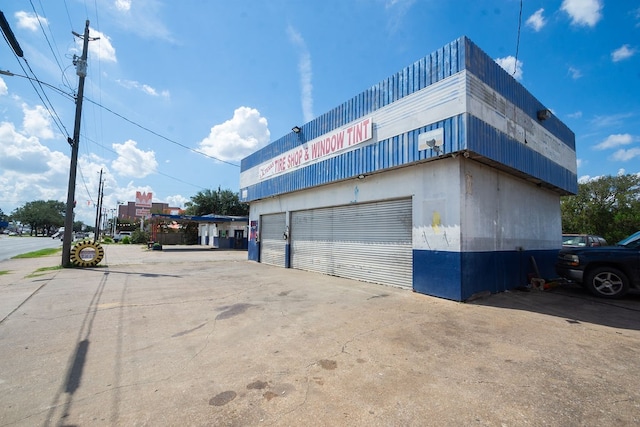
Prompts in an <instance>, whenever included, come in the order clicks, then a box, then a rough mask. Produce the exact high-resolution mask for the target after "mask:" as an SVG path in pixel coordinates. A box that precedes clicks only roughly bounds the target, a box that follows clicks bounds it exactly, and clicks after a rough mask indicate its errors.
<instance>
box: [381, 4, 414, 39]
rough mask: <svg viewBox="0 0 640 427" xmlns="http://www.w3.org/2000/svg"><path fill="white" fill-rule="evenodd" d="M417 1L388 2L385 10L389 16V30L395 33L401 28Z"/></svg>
mask: <svg viewBox="0 0 640 427" xmlns="http://www.w3.org/2000/svg"><path fill="white" fill-rule="evenodd" d="M414 3H415V0H386V1H385V5H384V8H385V10H386V14H387V16H388V22H387V28H388V30H389V32H391V33H395V32H396V31H398V29H400V28H401V26H402V22H403V20H404V17H405V16H406V14H407V13H408V12H409V9H411V6H413V4H414Z"/></svg>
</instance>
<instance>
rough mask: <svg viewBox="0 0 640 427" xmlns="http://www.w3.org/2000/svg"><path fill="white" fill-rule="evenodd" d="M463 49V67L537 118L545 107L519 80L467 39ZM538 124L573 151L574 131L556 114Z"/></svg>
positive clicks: (533, 117) (530, 115)
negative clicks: (464, 64) (464, 53)
mask: <svg viewBox="0 0 640 427" xmlns="http://www.w3.org/2000/svg"><path fill="white" fill-rule="evenodd" d="M466 52H467V54H466V69H467V70H469V72H471V73H473V74H475V75H476V76H478V77H479V78H480V79H481V80H482V81H483V82H485V83H486V84H487V85H489V86H490V87H491V88H493V89H495V90H496V91H497V92H498V93H500V94H501V95H502V96H504V97H505V98H507V100H509V101H510V102H512V103H513V104H515V106H516V107H518V108H520V109H521V110H523V111H524V112H525V113H526V114H527V115H529V117H531V118H532V119H534V120H536V118H537V112H538V110H541V109H545V108H546V107H545V106H544V105H543V104H542V103H541V102H540V101H538V99H537V98H536V97H534V96H533V95H532V94H531V93H530V92H529V91H528V90H527V89H526V88H525V87H524V86H522V84H521V83H520V82H518V81H517V80H516V79H515V78H514V77H513V76H512V75H511V74H509V73H508V72H506V71H505V70H504V69H503V68H502V67H500V66H499V65H498V64H497V63H496V62H495V60H494V59H493V58H491V57H490V56H489V55H487V54H486V53H485V52H484V51H483V50H482V49H480V48H479V47H478V46H476V45H475V44H474V43H473V42H472V41H471V40H469V39H466ZM540 124H541V125H542V126H543V127H544V128H545V129H547V130H548V131H549V132H551V133H552V134H553V135H555V136H556V137H557V138H559V139H560V140H561V141H562V142H564V143H565V144H567V145H568V146H569V147H570V148H571V149H572V150H574V151H575V149H576V147H575V134H574V133H573V131H571V129H569V128H568V127H567V126H566V125H565V124H564V123H562V122H561V121H560V120H559V119H558V118H557V117H556V116H551V117H550V118H549V119H547V120H545V121H544V122H541V123H540Z"/></svg>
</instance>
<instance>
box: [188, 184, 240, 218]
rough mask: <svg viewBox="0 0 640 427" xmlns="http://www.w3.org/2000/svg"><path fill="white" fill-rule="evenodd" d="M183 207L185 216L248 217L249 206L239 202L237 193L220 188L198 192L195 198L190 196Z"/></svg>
mask: <svg viewBox="0 0 640 427" xmlns="http://www.w3.org/2000/svg"><path fill="white" fill-rule="evenodd" d="M185 207H186V213H187V215H195V216H202V215H209V214H217V215H234V216H247V215H249V205H247V204H246V203H242V202H240V198H239V196H238V194H237V193H234V192H233V191H231V190H221V189H220V187H218V190H217V191H213V190H209V189H207V190H204V191H198V193H197V194H196V195H195V196H191V201H190V202H187V203H185Z"/></svg>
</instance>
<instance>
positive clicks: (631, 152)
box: [611, 147, 640, 162]
mask: <svg viewBox="0 0 640 427" xmlns="http://www.w3.org/2000/svg"><path fill="white" fill-rule="evenodd" d="M636 157H638V158H640V147H637V148H630V149H628V150H625V149H620V150H618V151H616V152H615V153H613V155H612V156H611V159H613V160H619V161H622V162H627V161H629V160H631V159H633V158H636Z"/></svg>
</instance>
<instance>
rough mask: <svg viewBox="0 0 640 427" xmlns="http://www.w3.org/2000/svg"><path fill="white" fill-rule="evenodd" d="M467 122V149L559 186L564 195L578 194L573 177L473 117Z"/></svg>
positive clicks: (545, 158)
mask: <svg viewBox="0 0 640 427" xmlns="http://www.w3.org/2000/svg"><path fill="white" fill-rule="evenodd" d="M468 120H469V125H468V126H469V139H468V140H469V150H471V151H473V152H474V153H477V154H480V155H481V156H483V157H486V158H487V159H491V160H493V161H495V162H498V163H500V164H502V165H505V166H507V167H509V168H513V169H515V170H517V171H521V172H523V173H524V174H526V175H529V176H531V177H534V178H537V179H539V180H541V181H544V182H546V183H549V184H551V185H553V186H555V187H558V188H560V189H562V190H564V191H566V192H567V194H576V193H577V192H578V180H577V176H576V174H574V173H572V172H571V171H569V170H568V169H566V168H563V167H562V166H560V165H558V164H557V163H554V162H552V161H551V160H549V159H548V158H547V157H545V156H543V155H542V154H540V153H537V152H536V151H534V150H532V149H530V148H528V147H527V146H526V145H524V144H521V143H520V142H518V141H515V140H513V139H511V138H509V137H508V135H506V134H504V133H502V132H499V131H498V130H497V129H495V128H494V127H492V126H490V125H488V124H487V123H485V122H484V121H482V120H480V119H478V118H476V117H474V116H472V115H468Z"/></svg>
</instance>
